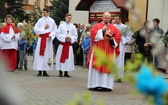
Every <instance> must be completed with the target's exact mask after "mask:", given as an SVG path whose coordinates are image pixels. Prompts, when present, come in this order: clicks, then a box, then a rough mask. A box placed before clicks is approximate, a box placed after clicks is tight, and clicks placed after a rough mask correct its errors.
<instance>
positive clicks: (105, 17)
mask: <svg viewBox="0 0 168 105" xmlns="http://www.w3.org/2000/svg"><path fill="white" fill-rule="evenodd" d="M110 19H111V14H110V13H109V12H104V13H103V16H102V20H103V23H105V24H107V23H109V22H110Z"/></svg>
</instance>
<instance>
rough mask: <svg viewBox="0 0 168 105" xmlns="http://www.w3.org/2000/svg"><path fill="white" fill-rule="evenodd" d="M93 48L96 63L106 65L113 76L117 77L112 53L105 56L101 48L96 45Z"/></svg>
mask: <svg viewBox="0 0 168 105" xmlns="http://www.w3.org/2000/svg"><path fill="white" fill-rule="evenodd" d="M93 50H94V54H95V57H96V65H97V66H106V68H107V70H109V72H111V74H112V75H113V76H114V77H115V78H118V68H117V66H116V62H115V58H114V55H109V56H107V55H106V54H105V52H104V51H103V50H101V49H99V48H97V47H94V49H93Z"/></svg>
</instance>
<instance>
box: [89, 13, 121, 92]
mask: <svg viewBox="0 0 168 105" xmlns="http://www.w3.org/2000/svg"><path fill="white" fill-rule="evenodd" d="M110 19H111V14H110V13H109V12H104V13H103V15H102V20H103V21H102V22H100V23H97V24H95V25H94V26H93V28H92V29H91V30H90V34H91V46H90V51H89V54H88V60H87V67H88V68H89V71H88V85H87V88H88V89H90V90H93V91H94V90H95V91H97V90H98V91H99V90H100V91H112V90H113V84H114V78H113V77H112V76H111V72H110V70H108V69H107V68H106V67H105V66H100V67H99V66H97V65H95V63H96V62H97V59H96V57H95V54H94V53H95V52H94V49H93V48H94V47H97V48H99V49H101V50H102V51H104V52H105V56H106V57H109V56H110V55H112V54H113V55H115V56H118V55H119V43H120V40H121V34H120V32H119V30H118V29H117V28H116V27H115V26H113V25H111V24H110V23H109V22H110ZM109 62H110V61H109ZM111 62H112V60H111Z"/></svg>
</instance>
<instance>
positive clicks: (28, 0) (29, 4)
mask: <svg viewBox="0 0 168 105" xmlns="http://www.w3.org/2000/svg"><path fill="white" fill-rule="evenodd" d="M23 3H24V4H25V6H24V9H25V10H26V12H27V13H29V12H33V6H34V5H35V3H37V5H38V6H39V7H40V9H41V10H42V9H43V8H44V6H45V5H46V6H51V2H50V0H24V1H23Z"/></svg>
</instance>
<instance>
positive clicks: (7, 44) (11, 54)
mask: <svg viewBox="0 0 168 105" xmlns="http://www.w3.org/2000/svg"><path fill="white" fill-rule="evenodd" d="M1 31H2V32H1V36H0V38H1V52H2V54H1V55H3V57H5V60H6V62H7V65H6V69H7V70H9V71H14V70H16V64H17V48H18V40H19V38H20V33H19V30H18V28H17V27H16V26H15V25H13V24H6V25H5V26H4V27H3V28H2V30H1ZM13 35H15V38H14V39H12V37H13ZM1 59H2V56H1Z"/></svg>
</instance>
